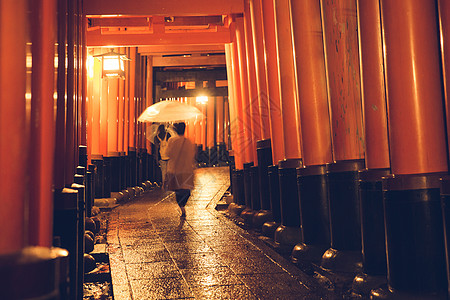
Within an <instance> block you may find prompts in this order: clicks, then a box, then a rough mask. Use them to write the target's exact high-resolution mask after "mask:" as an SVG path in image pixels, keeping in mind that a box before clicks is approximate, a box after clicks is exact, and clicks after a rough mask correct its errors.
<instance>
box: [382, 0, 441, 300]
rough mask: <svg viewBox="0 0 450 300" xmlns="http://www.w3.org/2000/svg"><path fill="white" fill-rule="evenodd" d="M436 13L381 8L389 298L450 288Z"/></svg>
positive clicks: (407, 4) (418, 4)
mask: <svg viewBox="0 0 450 300" xmlns="http://www.w3.org/2000/svg"><path fill="white" fill-rule="evenodd" d="M436 12H437V6H436V2H435V1H417V0H407V1H395V2H392V1H381V14H382V22H383V38H384V55H385V64H386V84H387V94H388V112H389V116H388V119H389V142H390V143H389V150H390V158H391V170H392V173H393V175H392V176H390V177H388V178H385V179H384V180H383V196H384V212H385V224H386V245H387V247H386V251H387V262H388V264H387V269H388V284H389V287H390V288H391V291H389V292H388V293H393V294H394V296H397V295H396V294H400V295H399V296H402V295H401V294H403V293H405V294H406V297H410V295H414V296H415V297H422V298H423V297H427V296H428V295H430V296H431V295H432V294H433V295H440V296H442V297H445V295H446V294H447V289H448V286H447V280H446V270H445V250H444V241H443V237H442V236H443V224H442V211H441V204H440V195H439V192H440V191H439V187H440V184H439V180H438V179H439V177H440V172H445V173H446V172H447V171H448V165H447V164H448V161H447V152H446V140H445V123H444V115H443V94H442V90H443V89H442V83H441V82H442V81H441V80H442V78H441V69H440V57H439V54H440V49H439V35H438V20H437V14H436ZM401 249H407V251H403V250H401ZM424 261H426V262H427V264H423V262H424ZM425 274H426V275H425ZM404 297H405V296H404Z"/></svg>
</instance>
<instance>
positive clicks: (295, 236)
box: [274, 225, 302, 250]
mask: <svg viewBox="0 0 450 300" xmlns="http://www.w3.org/2000/svg"><path fill="white" fill-rule="evenodd" d="M274 241H275V243H276V244H279V245H283V246H289V247H291V248H294V246H295V245H296V244H298V243H300V242H301V241H302V229H301V228H300V227H291V226H285V225H281V226H280V227H278V228H277V230H276V231H275V236H274ZM291 250H292V249H291Z"/></svg>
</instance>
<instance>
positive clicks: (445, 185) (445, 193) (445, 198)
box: [438, 0, 450, 298]
mask: <svg viewBox="0 0 450 300" xmlns="http://www.w3.org/2000/svg"><path fill="white" fill-rule="evenodd" d="M438 5H439V25H440V30H441V55H442V67H443V70H442V73H443V75H444V92H445V94H444V97H445V113H446V116H447V124H446V125H447V142H448V143H450V140H449V136H448V135H449V132H450V120H449V118H448V116H450V2H449V1H441V0H439V1H438ZM447 147H449V146H447ZM447 154H448V155H450V152H449V153H447ZM449 187H450V177H448V176H446V177H445V178H443V179H442V181H441V199H442V200H441V201H442V202H441V205H442V209H443V212H442V213H443V217H444V233H445V242H446V244H445V249H446V251H445V253H446V262H447V281H448V283H447V284H448V286H450V202H449V201H450V188H449ZM447 297H448V298H450V290H449V294H448V295H447Z"/></svg>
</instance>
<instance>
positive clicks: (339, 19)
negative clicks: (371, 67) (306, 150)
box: [321, 0, 364, 161]
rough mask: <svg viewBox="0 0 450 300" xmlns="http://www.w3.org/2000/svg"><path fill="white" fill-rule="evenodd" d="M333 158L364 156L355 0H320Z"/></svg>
mask: <svg viewBox="0 0 450 300" xmlns="http://www.w3.org/2000/svg"><path fill="white" fill-rule="evenodd" d="M321 3H322V18H323V24H324V33H325V34H324V35H325V48H326V62H327V69H328V85H329V95H330V99H329V101H330V106H331V124H332V125H331V126H332V132H333V154H334V160H337V161H339V160H351V159H362V158H364V131H363V127H362V113H361V109H362V108H361V89H360V87H361V85H360V72H359V53H358V31H357V27H358V25H357V18H356V1H354V0H338V1H335V0H324V1H323V2H321Z"/></svg>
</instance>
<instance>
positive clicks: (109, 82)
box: [103, 78, 121, 155]
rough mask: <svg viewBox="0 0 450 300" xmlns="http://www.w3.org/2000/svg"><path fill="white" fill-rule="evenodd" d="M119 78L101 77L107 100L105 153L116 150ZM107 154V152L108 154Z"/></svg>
mask: <svg viewBox="0 0 450 300" xmlns="http://www.w3.org/2000/svg"><path fill="white" fill-rule="evenodd" d="M119 80H121V79H118V78H103V83H104V84H105V85H106V89H107V91H106V99H104V100H106V102H108V104H107V105H108V106H107V107H108V114H107V115H108V116H107V122H108V136H107V145H108V146H107V153H109V152H112V151H114V152H117V151H118V137H119V134H118V133H119V132H118V125H119V124H118V101H119V99H118V97H119ZM108 155H109V154H108Z"/></svg>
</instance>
